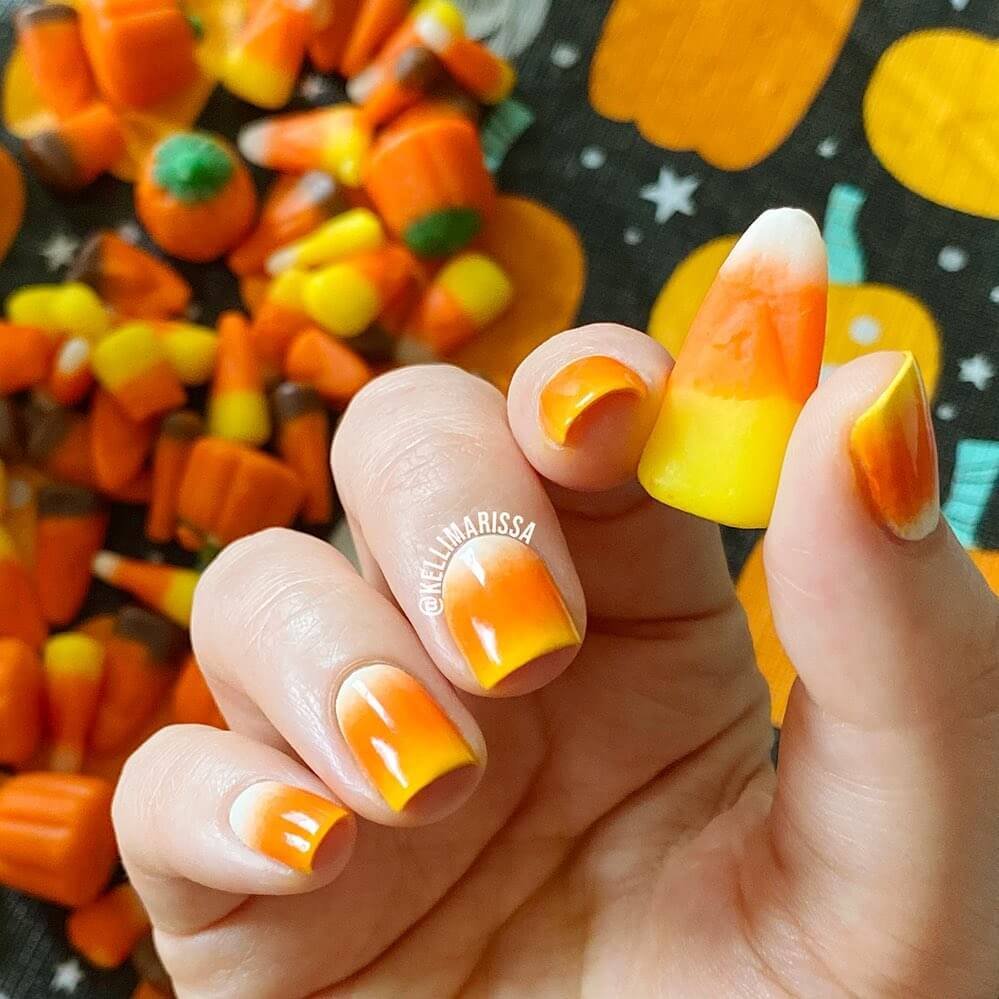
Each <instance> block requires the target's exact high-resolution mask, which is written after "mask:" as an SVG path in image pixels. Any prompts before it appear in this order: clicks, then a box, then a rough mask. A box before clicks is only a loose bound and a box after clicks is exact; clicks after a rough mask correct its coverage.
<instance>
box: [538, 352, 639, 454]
mask: <svg viewBox="0 0 999 999" xmlns="http://www.w3.org/2000/svg"><path fill="white" fill-rule="evenodd" d="M622 395H629V396H632V397H633V398H635V399H636V400H641V399H644V398H645V396H646V395H648V388H647V387H646V385H645V382H644V381H643V380H642V379H641V377H639V375H638V374H636V373H635V372H634V371H632V369H631V368H629V367H628V366H627V365H626V364H622V363H621V362H620V361H618V360H616V359H615V358H613V357H602V356H597V357H582V358H580V359H579V360H578V361H572V362H571V363H569V364H567V365H566V366H565V367H564V368H562V370H561V371H559V372H557V373H556V374H555V375H554V376H553V377H552V378H551V379H550V380H549V381H548V382H547V384H546V385H545V387H544V388H543V389H542V390H541V396H540V399H539V403H538V406H539V411H540V416H541V426H542V428H543V429H544V432H545V435H546V436H547V437H548V439H549V440H550V441H552V442H553V443H555V444H559V445H566V444H568V445H571V444H572V442H573V437H574V436H575V434H574V430H576V431H577V432H578V428H579V426H581V419H582V417H583V415H584V414H585V413H587V412H590V411H591V410H592V408H593V407H594V406H595V405H596V404H597V403H599V402H600V401H601V400H603V399H607V398H610V397H612V396H622Z"/></svg>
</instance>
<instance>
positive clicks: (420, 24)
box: [416, 11, 517, 104]
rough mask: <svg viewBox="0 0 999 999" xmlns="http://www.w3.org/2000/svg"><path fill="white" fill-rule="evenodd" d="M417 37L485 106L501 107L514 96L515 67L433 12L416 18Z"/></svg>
mask: <svg viewBox="0 0 999 999" xmlns="http://www.w3.org/2000/svg"><path fill="white" fill-rule="evenodd" d="M416 34H417V36H418V37H419V39H420V41H421V42H423V44H424V45H426V46H427V48H428V49H430V51H431V52H433V53H434V54H435V55H436V56H437V57H438V58H439V59H440V61H441V62H442V63H443V64H444V66H445V67H446V68H447V71H448V72H449V73H450V74H451V76H452V77H454V79H455V80H456V81H457V82H458V83H459V84H461V86H463V87H464V88H465V89H466V90H467V91H468V92H469V93H471V94H472V95H473V96H475V97H476V98H477V99H478V100H480V101H482V103H483V104H499V103H500V102H501V101H504V100H506V98H507V97H509V96H510V92H511V91H512V90H513V87H514V84H515V83H516V82H517V74H516V72H515V71H514V68H513V67H512V66H511V65H510V64H509V63H508V62H507V61H506V60H505V59H502V58H500V56H498V55H494V54H493V53H492V52H490V51H489V49H487V48H486V47H485V45H483V44H482V43H481V42H477V41H475V40H474V39H472V38H468V37H466V36H465V34H464V32H460V31H455V30H454V29H453V28H452V27H451V26H450V25H449V24H447V23H446V22H444V21H442V20H441V19H440V18H434V17H431V16H430V11H427V12H425V13H424V12H421V13H420V15H419V16H418V17H417V18H416Z"/></svg>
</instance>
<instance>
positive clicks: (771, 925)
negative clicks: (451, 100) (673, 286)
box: [115, 326, 999, 999]
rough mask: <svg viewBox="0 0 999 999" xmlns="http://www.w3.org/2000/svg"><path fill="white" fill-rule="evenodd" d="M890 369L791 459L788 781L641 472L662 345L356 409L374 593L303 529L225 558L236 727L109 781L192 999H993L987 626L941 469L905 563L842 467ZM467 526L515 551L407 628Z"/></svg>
mask: <svg viewBox="0 0 999 999" xmlns="http://www.w3.org/2000/svg"><path fill="white" fill-rule="evenodd" d="M594 355H602V356H610V357H612V358H614V359H616V360H617V361H618V362H620V364H619V365H618V366H614V365H611V366H610V367H607V366H606V365H604V366H602V367H601V365H600V364H599V363H598V364H597V365H596V366H594V365H590V366H589V370H586V371H584V372H583V375H582V376H581V378H580V380H579V384H578V385H576V386H575V388H576V389H584V390H586V391H587V392H589V393H590V394H589V396H587V397H586V398H584V399H582V400H581V399H580V398H579V397H578V395H577V396H575V397H574V396H573V393H572V391H570V389H571V388H572V386H569V387H568V388H566V386H565V385H563V391H562V392H561V394H559V393H558V392H557V391H556V388H557V385H558V383H556V384H555V387H554V388H549V390H548V392H547V393H546V405H545V408H544V413H545V414H546V415H547V422H546V421H545V420H544V419H543V418H542V411H541V410H540V409H539V396H540V394H541V393H542V391H543V389H544V387H545V386H546V385H547V384H548V383H549V382H550V381H551V380H552V378H553V377H554V376H556V375H557V374H558V373H559V372H562V371H563V369H564V368H565V367H566V365H567V364H569V363H570V362H571V361H575V360H579V359H581V358H584V357H590V356H594ZM903 360H904V358H903V356H902V355H899V354H876V355H872V356H869V357H866V358H863V359H861V360H858V361H855V362H853V363H851V364H850V365H848V366H846V367H845V368H843V369H842V370H840V371H838V372H837V373H836V374H834V375H833V376H832V377H831V378H830V379H829V380H828V381H827V382H826V383H825V384H823V386H822V387H821V388H820V389H819V390H818V392H816V393H815V395H814V396H813V397H812V398H811V399H810V401H809V402H808V404H807V405H806V407H805V410H804V412H803V414H802V416H801V419H800V420H799V422H798V425H797V427H796V429H795V431H794V436H793V439H792V441H791V445H790V448H789V450H788V453H787V458H786V461H785V464H784V470H783V476H782V480H781V484H780V490H779V495H778V500H777V506H776V509H775V512H774V516H773V521H772V524H771V527H770V529H769V533H768V535H767V539H766V549H765V554H766V566H767V573H768V582H769V587H770V594H771V600H772V604H773V611H774V617H775V621H776V624H777V627H778V629H779V632H780V635H781V638H782V640H783V643H784V645H785V647H786V649H787V651H788V653H789V655H790V656H791V658H792V660H793V661H794V663H795V665H796V667H797V669H798V671H799V673H800V681H799V683H798V684H797V686H796V688H795V690H794V692H793V695H792V698H791V704H790V707H789V710H788V714H787V718H786V723H785V728H784V730H783V739H782V744H781V766H780V774H779V777H775V775H774V772H773V769H772V767H771V765H770V760H769V750H770V743H771V732H770V726H769V722H768V709H767V694H766V688H765V685H764V683H763V681H762V679H761V678H760V676H759V675H758V673H757V672H756V670H755V667H754V663H753V654H752V647H751V643H750V640H749V636H748V633H747V629H746V625H745V621H744V618H743V614H742V611H741V609H740V607H739V605H738V603H737V601H736V599H735V596H734V594H733V590H732V586H731V583H730V581H729V575H728V571H727V569H726V563H725V558H724V555H723V552H722V547H721V543H720V539H719V532H718V530H717V528H716V527H714V526H713V525H711V524H708V523H706V522H704V521H701V520H698V519H696V518H693V517H691V516H688V515H685V514H682V513H678V512H677V511H675V510H671V509H668V508H665V507H663V506H660V505H658V504H656V503H654V502H653V501H651V500H650V499H649V498H648V497H646V496H645V494H644V493H643V492H642V491H641V490H640V489H639V488H638V486H637V485H636V484H635V483H634V481H633V476H634V471H635V468H636V465H637V459H638V455H639V453H640V451H641V447H642V442H643V440H644V439H645V437H646V436H647V435H648V433H649V431H650V428H651V425H652V422H653V421H654V419H655V415H656V413H657V411H658V407H659V401H660V399H661V395H662V391H663V387H664V384H665V381H666V378H667V375H668V371H669V368H670V363H671V362H670V360H669V358H668V357H667V355H666V354H665V352H664V351H663V350H662V349H661V348H660V347H659V346H658V345H657V344H656V343H654V342H653V341H651V340H650V339H648V338H647V337H644V336H641V335H639V334H637V333H634V332H632V331H629V330H625V329H622V328H620V327H610V326H600V327H589V328H587V329H583V330H577V331H574V332H570V333H566V334H563V335H561V336H559V337H556V338H555V339H553V340H551V341H549V342H548V343H546V344H544V345H543V346H542V347H540V348H539V349H538V350H537V351H535V353H534V354H533V355H532V356H531V357H530V358H528V359H527V360H526V361H525V362H524V364H523V365H522V366H521V368H520V370H519V371H518V372H517V374H516V377H515V378H514V381H513V384H512V386H511V390H510V393H509V400H508V402H507V401H504V400H503V398H502V397H501V396H500V394H499V393H498V392H496V391H495V390H494V389H493V388H491V387H490V386H489V385H487V384H486V383H485V382H483V381H480V380H479V379H476V378H474V377H473V376H471V375H468V374H464V373H462V372H460V371H458V370H456V369H453V368H449V367H443V366H440V367H424V368H408V369H404V370H401V371H397V372H394V373H392V374H389V375H387V376H385V377H383V378H380V379H378V380H377V381H376V382H374V383H373V384H372V385H370V386H369V387H368V388H367V389H365V390H364V391H363V392H362V393H361V394H360V395H359V396H358V397H357V398H356V399H355V400H354V402H353V404H352V405H351V406H350V408H349V410H348V412H347V414H346V415H345V417H344V418H343V420H342V422H341V425H340V428H339V431H338V434H337V439H336V442H335V445H334V448H333V467H334V469H335V473H336V480H337V485H338V489H339V492H340V496H341V498H342V501H343V504H344V508H345V510H346V512H347V516H348V519H349V523H350V527H351V530H352V532H353V535H354V537H355V539H356V542H357V547H358V551H359V557H360V560H361V563H362V565H363V568H364V578H363V579H362V578H361V577H360V576H358V575H357V574H356V573H355V572H354V570H353V569H352V568H351V567H350V565H349V564H348V562H347V561H346V559H344V558H343V557H342V556H341V555H340V554H338V553H337V552H336V551H335V550H334V549H333V548H331V547H329V546H327V545H325V544H323V543H322V542H320V541H317V540H315V539H313V538H311V537H308V536H305V535H302V534H296V533H292V532H289V531H279V530H275V531H268V532H265V533H263V534H260V535H257V536H255V537H251V538H248V539H246V540H244V541H241V542H239V543H237V544H234V545H232V546H230V547H229V548H227V549H226V550H225V551H224V552H223V553H222V555H220V556H219V558H218V559H217V560H216V561H215V562H214V563H213V564H212V566H211V568H210V569H209V570H208V571H207V573H206V574H205V576H204V577H203V579H202V581H201V584H200V586H199V588H198V594H197V600H196V606H195V613H194V621H193V641H194V644H195V649H196V652H197V654H198V657H199V660H200V662H201V664H202V666H203V668H204V670H205V672H206V674H207V676H208V679H209V681H210V684H211V686H212V688H213V690H214V691H215V693H216V695H217V698H218V700H219V703H220V705H221V707H222V709H223V711H224V713H225V716H226V718H227V719H228V721H229V724H230V726H231V728H232V731H231V732H222V731H217V730H215V729H209V728H203V727H199V726H178V727H172V728H168V729H165V730H163V731H162V732H160V733H159V734H158V735H156V736H155V737H154V738H152V739H151V740H150V741H149V742H148V743H146V745H145V746H143V747H142V748H141V749H140V750H139V751H138V752H137V753H136V754H135V756H134V757H133V758H132V760H131V761H130V763H129V764H128V766H127V767H126V769H125V773H124V775H123V778H122V781H121V783H120V786H119V789H118V795H117V799H116V802H115V821H116V824H117V829H118V835H119V838H120V843H121V848H122V854H123V856H124V860H125V865H126V867H127V869H128V873H129V875H130V877H131V878H132V881H133V883H134V884H135V886H136V888H137V889H138V890H139V892H140V893H141V895H142V897H143V899H144V900H145V902H146V904H147V906H148V908H149V911H150V913H151V915H152V919H153V922H154V924H155V927H156V941H157V945H158V947H159V949H160V952H161V954H162V957H163V960H164V962H165V964H166V966H167V968H168V969H169V971H170V972H171V974H172V975H173V976H174V978H175V981H176V987H177V990H178V993H179V994H180V995H181V996H199V997H223V996H225V997H230V996H231V997H240V999H247V997H254V999H255V997H279V999H296V997H304V996H309V995H313V994H320V995H323V996H348V995H349V996H351V997H361V996H364V997H369V996H370V997H395V996H406V997H407V999H413V997H428V999H430V997H434V999H436V997H441V996H450V995H459V994H460V995H462V996H476V997H478V996H486V995H489V996H576V995H587V996H629V997H630V996H635V997H644V996H677V997H701V996H704V997H720V996H726V997H727V996H764V995H766V996H770V995H786V994H790V995H796V996H806V997H809V999H816V997H825V996H843V995H856V996H865V997H866V996H900V997H901V996H904V997H906V999H912V997H920V996H925V997H933V999H939V997H945V996H946V997H948V999H958V997H975V999H992V997H994V996H995V995H996V993H997V991H999V863H997V845H999V608H997V601H996V599H995V598H994V597H993V595H992V594H991V593H990V592H989V590H988V588H987V586H986V585H985V583H984V581H983V580H982V579H981V577H980V576H979V575H978V574H977V572H976V570H975V569H974V568H973V566H972V564H971V562H970V561H969V559H968V558H967V557H966V555H965V553H964V552H963V550H962V549H961V547H960V545H959V544H958V543H957V541H956V540H955V539H954V537H953V535H952V534H951V532H950V530H949V529H948V527H947V526H946V524H945V523H944V522H943V521H942V520H941V521H939V523H937V520H936V517H937V500H936V479H935V475H936V473H935V469H930V471H929V472H928V473H926V474H928V476H929V479H927V480H926V481H924V482H923V483H922V485H923V487H924V489H925V492H926V497H925V498H927V503H926V504H924V505H923V507H922V508H921V509H917V510H915V511H914V512H913V518H916V519H918V520H919V529H918V530H915V531H910V533H916V534H919V533H925V532H926V531H927V530H929V533H928V535H927V536H925V537H923V538H922V539H921V540H901V539H900V538H898V537H896V536H895V534H894V533H892V531H891V530H890V529H889V528H888V527H887V526H886V524H885V523H884V519H885V518H884V513H885V511H886V510H888V509H889V507H890V501H891V500H892V497H891V496H888V497H887V499H885V497H884V496H882V501H883V502H882V505H881V506H879V505H878V503H877V502H876V499H877V497H876V495H875V492H876V489H877V488H880V486H885V487H887V486H889V485H890V484H891V481H892V480H890V479H888V480H884V481H881V482H880V486H879V479H878V476H879V475H881V476H882V477H883V473H884V467H883V465H882V466H879V465H878V463H877V461H875V462H874V464H873V465H872V466H871V467H870V468H869V475H870V479H869V480H863V481H867V482H868V484H867V486H865V487H864V488H861V483H862V479H861V478H858V475H857V473H856V472H855V471H854V466H853V464H852V463H851V459H850V450H849V445H848V442H849V440H850V433H851V428H852V427H853V426H854V423H855V421H856V420H857V419H858V418H859V417H860V416H861V414H864V413H865V412H866V411H867V410H868V409H869V408H870V407H871V406H872V405H873V404H875V403H876V401H877V400H878V399H879V398H880V397H881V396H882V394H883V393H884V392H885V389H886V387H887V386H888V385H889V384H890V383H892V381H893V379H894V377H895V375H896V373H897V372H898V371H899V370H900V365H901V364H902V363H903ZM621 365H623V368H622V367H621ZM562 381H565V376H563V379H562ZM587 402H588V403H589V405H586V403H587ZM919 405H922V406H923V411H920V409H918V408H914V407H918V406H919ZM901 415H902V416H903V417H905V419H906V420H907V421H908V423H907V426H908V427H909V428H910V429H911V428H912V427H915V426H917V425H918V423H917V421H918V420H919V419H920V418H921V417H922V418H924V419H926V420H927V421H928V414H926V413H925V401H923V402H922V403H921V404H920V402H919V400H918V399H912V400H910V409H909V410H906V411H904V412H902V414H901ZM546 426H547V428H548V434H549V435H550V436H554V437H558V436H560V435H561V434H563V433H564V432H565V431H566V428H568V446H566V447H558V446H556V445H555V444H553V443H552V442H551V440H549V439H548V437H546V431H545V427H546ZM876 443H877V441H875V444H876ZM876 457H877V455H876V454H875V458H876ZM903 457H904V455H903ZM895 471H896V472H900V473H901V475H902V477H903V478H904V473H905V471H906V470H905V468H904V467H903V468H901V470H900V469H899V468H898V467H896V469H895ZM930 479H931V480H932V481H930ZM546 480H547V481H546ZM872 489H874V490H875V492H872V491H871V490H872ZM865 497H866V498H865ZM907 498H911V497H906V496H904V495H903V496H901V497H899V496H895V497H894V500H895V501H897V502H903V503H904V501H905V500H906V499H907ZM885 502H887V503H888V506H884V503H885ZM479 511H498V512H507V513H509V514H511V515H513V514H517V515H520V516H521V517H523V518H524V520H523V524H524V525H526V524H527V523H529V522H533V523H534V524H535V525H536V526H535V528H534V531H533V536H532V537H531V539H530V544H529V545H525V544H524V543H523V542H522V541H517V540H512V539H509V538H504V539H497V538H495V537H493V538H489V539H487V540H486V541H485V542H476V541H473V542H471V543H470V544H468V545H466V546H465V547H464V548H462V549H460V551H459V552H458V553H457V554H452V555H451V558H450V562H449V570H448V573H447V574H446V576H445V580H446V582H445V586H444V593H443V598H444V604H445V613H444V614H440V615H436V616H435V615H432V614H428V613H425V611H428V610H429V611H434V610H436V609H438V608H437V607H436V606H435V605H434V597H435V595H436V594H435V587H434V578H435V570H433V569H432V568H431V569H428V571H427V573H426V575H427V576H428V577H429V578H424V579H421V570H422V569H423V568H425V566H424V561H425V560H427V561H428V562H430V563H433V562H434V561H435V560H436V559H437V556H435V555H434V554H433V552H432V550H434V549H436V550H437V551H438V552H440V553H441V554H445V555H446V554H447V552H446V551H442V549H444V548H446V547H447V546H448V545H449V544H450V542H449V541H448V540H447V538H446V537H445V536H444V528H445V527H446V526H447V525H449V524H450V523H452V522H453V521H454V522H457V523H458V524H459V525H461V524H462V518H463V517H465V516H466V515H468V516H469V517H471V518H472V519H473V526H474V523H477V518H478V513H479ZM917 515H918V516H917ZM934 525H936V526H934ZM931 528H932V529H931ZM438 537H440V538H441V539H442V540H435V539H437V538H438ZM539 559H540V560H543V561H539ZM546 567H547V568H546ZM503 573H507V575H504V574H503ZM477 574H478V575H477ZM438 581H439V580H438ZM421 583H425V584H427V586H426V589H425V592H424V593H423V596H424V598H425V599H424V600H423V602H422V603H421ZM559 594H560V596H559ZM583 635H585V640H582V641H579V636H583ZM518 667H519V668H518ZM400 671H402V672H400ZM414 680H415V681H416V682H415V683H414ZM513 695H521V696H513ZM487 751H488V764H487V763H486V754H487ZM358 754H359V755H358ZM279 785H286V786H289V787H291V788H294V789H297V791H295V792H294V793H292V797H291V798H288V797H287V794H288V792H281V793H283V794H285V795H286V797H285V799H284V804H282V799H281V796H280V794H278V793H276V792H275V788H278V787H279ZM248 789H249V790H248ZM473 791H474V794H473ZM301 792H308V794H302V793H301ZM340 806H343V807H344V808H346V809H347V810H348V811H349V814H347V815H346V816H345V815H344V814H343V811H342V809H341V807H340ZM393 806H394V807H393ZM296 813H297V814H296ZM289 832H291V833H293V834H294V835H293V837H292V838H291V839H289V838H288V837H287V836H285V835H284V834H286V833H289ZM296 837H297V838H296ZM320 840H321V843H320ZM268 854H269V855H268ZM275 857H279V858H281V859H282V860H284V861H287V862H290V863H291V864H293V865H295V867H298V868H302V869H301V870H299V869H295V867H293V866H289V863H286V862H279V860H277V859H273V858H275ZM310 868H311V869H310Z"/></svg>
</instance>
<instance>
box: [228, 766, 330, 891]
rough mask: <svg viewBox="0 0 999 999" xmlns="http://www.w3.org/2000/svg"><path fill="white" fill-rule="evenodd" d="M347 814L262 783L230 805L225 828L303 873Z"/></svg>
mask: <svg viewBox="0 0 999 999" xmlns="http://www.w3.org/2000/svg"><path fill="white" fill-rule="evenodd" d="M348 815H350V812H348V811H347V809H345V808H342V807H341V806H340V805H337V804H334V802H332V801H328V800H327V799H326V798H320V797H319V795H318V794H312V793H311V792H310V791H303V790H302V789H301V788H297V787H289V786H288V785H287V784H280V783H278V782H277V781H273V780H262V781H258V782H257V783H256V784H251V785H250V786H249V787H248V788H247V789H246V790H245V791H243V792H242V793H241V794H240V796H239V797H238V798H237V799H236V800H235V801H234V802H233V803H232V808H231V809H230V810H229V825H231V826H232V831H233V832H234V833H235V834H236V835H237V836H238V837H239V838H240V839H241V840H242V841H243V842H244V843H245V844H246V845H247V846H248V847H249V848H250V849H251V850H256V851H257V853H262V854H264V856H266V857H270V858H271V859H272V860H276V861H278V862H279V863H282V864H286V865H287V866H288V867H291V868H293V869H294V870H296V871H303V872H305V873H306V874H307V873H309V872H310V871H311V870H312V862H313V860H314V859H315V856H316V851H317V850H318V849H319V847H320V846H321V845H322V842H323V840H324V839H325V838H326V835H327V834H328V833H329V831H330V830H331V829H332V828H333V827H334V826H335V825H336V824H337V823H338V822H341V821H342V820H343V819H345V818H347V816H348Z"/></svg>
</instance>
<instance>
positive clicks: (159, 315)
mask: <svg viewBox="0 0 999 999" xmlns="http://www.w3.org/2000/svg"><path fill="white" fill-rule="evenodd" d="M67 277H69V279H70V280H72V281H81V282H83V283H84V284H86V285H89V286H90V287H91V288H93V289H94V291H96V293H97V294H98V295H99V296H100V297H101V299H103V301H104V302H106V303H107V304H108V305H109V306H110V307H111V308H112V309H114V311H115V313H116V314H117V315H118V316H119V317H120V318H122V319H168V318H169V317H171V316H177V315H180V314H181V313H182V312H183V311H184V309H186V308H187V306H188V303H189V302H190V301H191V287H190V285H189V284H188V283H187V282H186V281H185V280H184V279H183V278H182V277H181V276H180V274H178V273H177V271H175V270H174V269H173V268H172V267H171V266H170V265H169V264H166V263H164V262H163V261H162V260H159V259H157V258H156V257H154V256H153V255H152V254H150V253H146V251H145V250H141V249H139V247H137V246H133V245H132V244H131V243H128V242H126V241H125V240H124V239H122V238H121V237H120V236H119V235H118V234H117V233H114V232H111V231H109V230H105V231H103V232H98V233H95V234H94V235H93V236H92V237H91V238H90V239H88V240H87V242H86V243H85V244H84V246H83V248H82V249H81V250H80V252H79V253H78V254H77V256H76V259H75V260H74V261H73V265H72V266H71V267H70V269H69V273H68V275H67Z"/></svg>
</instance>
